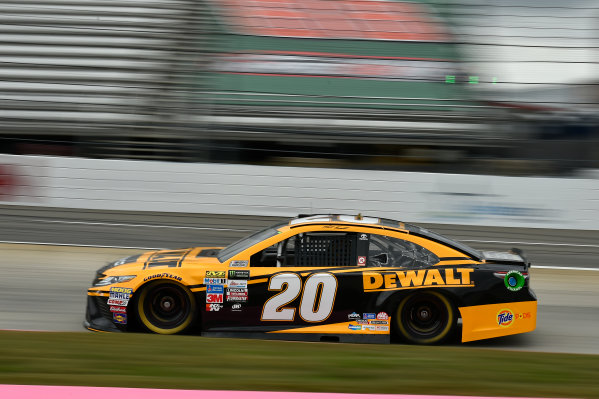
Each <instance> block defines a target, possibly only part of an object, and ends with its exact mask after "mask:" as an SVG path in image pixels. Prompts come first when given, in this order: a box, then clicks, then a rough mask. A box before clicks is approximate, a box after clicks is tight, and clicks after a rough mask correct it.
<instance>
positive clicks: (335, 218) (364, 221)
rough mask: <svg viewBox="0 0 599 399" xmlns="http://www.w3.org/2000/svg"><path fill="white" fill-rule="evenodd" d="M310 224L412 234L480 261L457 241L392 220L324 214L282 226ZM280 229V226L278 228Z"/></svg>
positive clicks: (302, 218)
mask: <svg viewBox="0 0 599 399" xmlns="http://www.w3.org/2000/svg"><path fill="white" fill-rule="evenodd" d="M311 224H351V225H354V226H356V227H358V226H364V227H366V226H375V227H378V228H383V229H393V230H395V231H402V232H407V233H408V234H413V235H415V236H420V237H425V238H427V239H429V240H433V241H436V242H438V243H441V244H444V245H447V246H449V247H452V248H454V249H457V250H458V251H461V252H463V253H466V254H468V255H469V256H471V257H473V258H475V259H478V260H482V259H483V256H482V254H481V253H480V252H479V251H477V250H475V249H473V248H471V247H469V246H467V245H464V244H463V243H461V242H459V241H455V240H452V239H450V238H447V237H445V236H442V235H440V234H437V233H435V232H432V231H429V230H426V229H424V228H422V227H418V226H415V225H413V224H409V223H404V222H400V221H398V220H393V219H385V218H377V217H371V216H362V215H361V214H358V215H326V214H317V215H303V214H300V215H298V217H297V218H294V219H291V220H290V221H289V224H284V226H289V227H291V228H294V227H299V226H302V225H311ZM280 227H282V226H280Z"/></svg>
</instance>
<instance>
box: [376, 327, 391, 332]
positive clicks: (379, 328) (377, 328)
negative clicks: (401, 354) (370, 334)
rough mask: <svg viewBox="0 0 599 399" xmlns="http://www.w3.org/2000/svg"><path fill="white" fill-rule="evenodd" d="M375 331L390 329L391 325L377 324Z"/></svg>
mask: <svg viewBox="0 0 599 399" xmlns="http://www.w3.org/2000/svg"><path fill="white" fill-rule="evenodd" d="M375 327H376V328H375V331H389V326H375Z"/></svg>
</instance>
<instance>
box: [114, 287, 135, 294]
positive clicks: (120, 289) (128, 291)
mask: <svg viewBox="0 0 599 399" xmlns="http://www.w3.org/2000/svg"><path fill="white" fill-rule="evenodd" d="M113 292H118V293H123V294H132V293H133V288H124V287H110V293H111V294H112V293H113Z"/></svg>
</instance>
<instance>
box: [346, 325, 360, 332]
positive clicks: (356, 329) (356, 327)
mask: <svg viewBox="0 0 599 399" xmlns="http://www.w3.org/2000/svg"><path fill="white" fill-rule="evenodd" d="M347 328H349V329H350V330H354V331H359V330H361V329H362V326H359V325H355V324H350V325H349V326H348V327H347Z"/></svg>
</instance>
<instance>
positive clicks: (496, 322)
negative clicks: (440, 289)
mask: <svg viewBox="0 0 599 399" xmlns="http://www.w3.org/2000/svg"><path fill="white" fill-rule="evenodd" d="M459 310H460V313H461V315H462V342H468V341H476V340H479V339H487V338H495V337H502V336H504V335H512V334H521V333H525V332H529V331H533V330H534V329H535V328H536V326H537V301H526V302H507V303H496V304H492V305H478V306H465V307H461V308H459Z"/></svg>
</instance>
